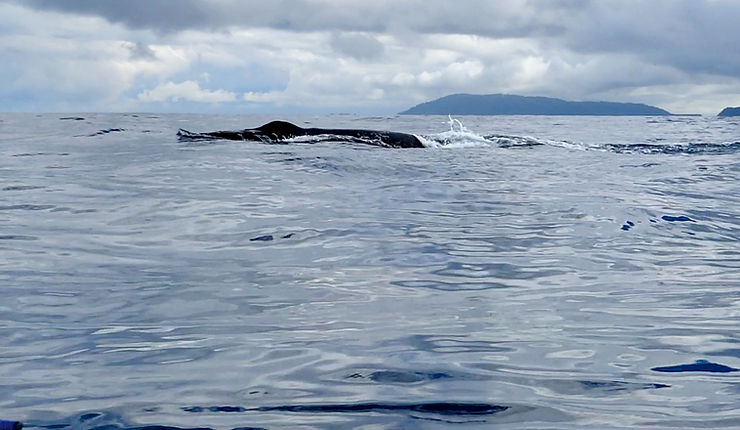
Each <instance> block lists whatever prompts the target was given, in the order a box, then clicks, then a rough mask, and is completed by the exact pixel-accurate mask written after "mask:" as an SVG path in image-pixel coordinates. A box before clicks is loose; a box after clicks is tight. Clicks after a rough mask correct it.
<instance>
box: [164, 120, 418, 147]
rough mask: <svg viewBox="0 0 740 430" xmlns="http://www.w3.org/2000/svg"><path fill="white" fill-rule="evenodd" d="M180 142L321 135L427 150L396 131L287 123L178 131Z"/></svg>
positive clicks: (278, 139)
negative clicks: (223, 129) (242, 127)
mask: <svg viewBox="0 0 740 430" xmlns="http://www.w3.org/2000/svg"><path fill="white" fill-rule="evenodd" d="M177 136H178V138H179V139H180V140H215V139H227V140H245V141H251V142H262V143H285V141H286V140H287V139H292V138H295V137H300V136H317V137H319V139H317V140H318V141H336V140H339V141H342V142H352V143H364V144H367V145H373V146H382V147H386V148H423V147H424V145H423V144H422V143H421V141H420V140H419V138H418V137H416V136H414V135H413V134H407V133H398V132H395V131H376V130H357V129H332V128H302V127H298V126H297V125H295V124H291V123H289V122H286V121H272V122H268V123H267V124H265V125H263V126H261V127H257V128H248V129H244V130H240V131H212V132H208V133H192V132H189V131H187V130H183V129H180V131H178V132H177Z"/></svg>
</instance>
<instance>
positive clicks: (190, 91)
mask: <svg viewBox="0 0 740 430" xmlns="http://www.w3.org/2000/svg"><path fill="white" fill-rule="evenodd" d="M137 98H138V99H139V100H140V101H142V102H170V101H171V102H178V101H180V100H187V101H192V102H201V103H224V102H233V101H236V94H234V93H232V92H229V91H224V90H214V91H211V90H206V89H202V88H201V87H200V84H198V82H196V81H185V82H180V83H174V82H167V83H164V84H159V85H157V86H156V87H155V88H153V89H151V90H148V91H144V92H141V93H139V95H138V96H137Z"/></svg>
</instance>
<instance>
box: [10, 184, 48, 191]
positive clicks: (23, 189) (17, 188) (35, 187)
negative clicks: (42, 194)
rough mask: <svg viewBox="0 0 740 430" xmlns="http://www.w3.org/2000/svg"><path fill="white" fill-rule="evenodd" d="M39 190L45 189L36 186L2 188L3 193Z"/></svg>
mask: <svg viewBox="0 0 740 430" xmlns="http://www.w3.org/2000/svg"><path fill="white" fill-rule="evenodd" d="M41 188H46V187H42V186H37V185H10V186H7V187H5V188H3V191H27V190H38V189H41Z"/></svg>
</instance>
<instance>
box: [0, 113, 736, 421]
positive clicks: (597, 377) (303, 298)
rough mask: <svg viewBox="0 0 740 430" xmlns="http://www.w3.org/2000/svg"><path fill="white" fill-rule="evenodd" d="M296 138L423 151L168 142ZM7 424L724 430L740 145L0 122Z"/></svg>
mask: <svg viewBox="0 0 740 430" xmlns="http://www.w3.org/2000/svg"><path fill="white" fill-rule="evenodd" d="M273 119H284V120H289V121H292V122H294V123H295V124H297V125H300V126H303V127H327V128H367V129H380V130H393V131H400V132H406V133H413V134H416V135H419V136H420V137H421V138H422V141H423V142H425V143H426V145H427V146H429V147H427V148H421V149H391V148H378V147H373V146H368V145H362V144H357V143H347V142H333V141H331V139H329V140H328V141H327V140H326V139H323V140H321V141H312V140H311V139H309V138H303V139H293V141H291V142H286V143H284V144H264V143H250V142H234V141H220V140H215V141H202V142H199V141H194V142H190V141H188V142H184V141H180V140H178V138H177V135H176V134H177V131H178V129H180V128H183V129H187V130H190V131H194V132H205V131H214V130H236V129H243V128H252V127H256V126H259V125H261V124H263V123H266V122H268V121H270V120H273ZM0 160H2V161H1V163H2V164H0V178H1V183H0V293H1V294H2V296H1V299H0V419H5V420H19V421H22V422H23V423H24V424H25V427H26V428H27V429H98V430H118V429H133V428H136V429H148V430H154V429H156V428H160V429H162V428H165V427H177V428H212V429H237V428H238V429H247V428H254V429H258V428H263V429H350V428H351V429H386V428H388V429H400V428H404V429H443V428H444V429H447V428H458V427H459V428H464V429H478V428H480V429H488V428H507V429H508V428H511V429H532V428H546V429H574V428H583V429H607V428H740V371H739V370H738V369H740V119H736V118H715V117H682V116H667V117H547V116H536V117H534V116H493V117H483V116H464V117H457V118H448V117H441V116H362V115H320V116H291V115H287V116H281V117H277V116H274V115H251V116H250V115H180V114H178V115H169V114H168V115H160V114H99V113H98V114H89V113H83V114H75V115H68V114H43V115H36V114H0Z"/></svg>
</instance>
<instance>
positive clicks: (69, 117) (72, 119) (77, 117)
mask: <svg viewBox="0 0 740 430" xmlns="http://www.w3.org/2000/svg"><path fill="white" fill-rule="evenodd" d="M59 119H60V120H62V121H84V120H85V118H83V117H81V116H63V117H61V118H59Z"/></svg>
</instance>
